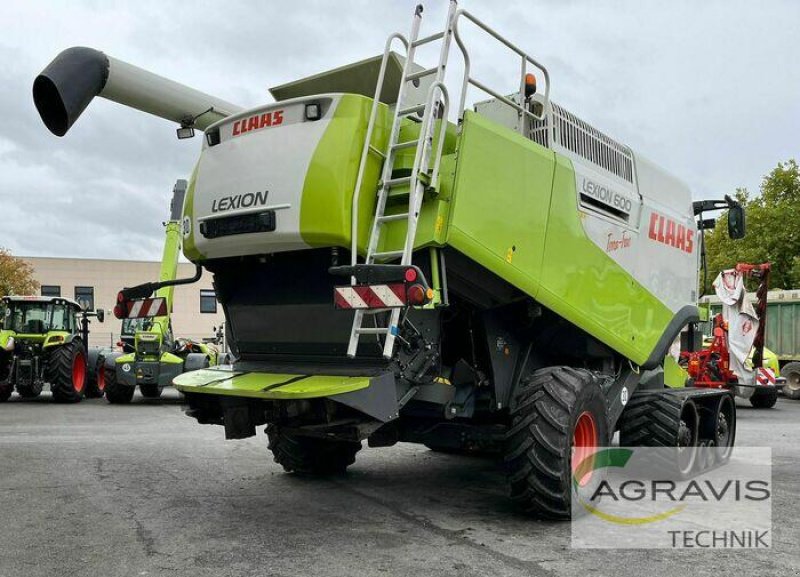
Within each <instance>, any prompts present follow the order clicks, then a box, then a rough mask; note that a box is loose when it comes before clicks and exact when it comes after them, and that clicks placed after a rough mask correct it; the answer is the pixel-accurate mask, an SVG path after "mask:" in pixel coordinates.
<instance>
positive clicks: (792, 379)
mask: <svg viewBox="0 0 800 577" xmlns="http://www.w3.org/2000/svg"><path fill="white" fill-rule="evenodd" d="M781 376H782V377H785V378H786V384H785V385H784V386H783V396H784V397H786V398H787V399H800V363H787V364H785V365H784V366H783V368H782V369H781Z"/></svg>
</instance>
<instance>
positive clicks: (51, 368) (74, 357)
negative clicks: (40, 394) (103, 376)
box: [47, 339, 86, 403]
mask: <svg viewBox="0 0 800 577" xmlns="http://www.w3.org/2000/svg"><path fill="white" fill-rule="evenodd" d="M47 381H48V382H49V383H50V391H51V392H52V393H53V400H54V401H55V402H57V403H77V402H80V400H81V397H82V396H83V390H84V388H85V387H86V354H85V353H84V351H83V343H82V342H81V341H80V340H78V339H75V340H73V341H70V342H68V343H67V344H65V345H61V346H60V347H58V348H57V349H56V350H54V351H53V352H52V353H50V359H49V362H48V363H47Z"/></svg>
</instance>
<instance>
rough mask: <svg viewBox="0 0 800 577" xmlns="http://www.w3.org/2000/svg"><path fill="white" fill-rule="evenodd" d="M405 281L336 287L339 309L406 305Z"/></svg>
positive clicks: (336, 302)
mask: <svg viewBox="0 0 800 577" xmlns="http://www.w3.org/2000/svg"><path fill="white" fill-rule="evenodd" d="M406 299H407V296H406V285H405V284H403V283H395V284H378V285H356V286H341V287H334V289H333V301H334V304H335V305H336V308H337V309H390V308H398V307H404V306H406V304H407V303H406Z"/></svg>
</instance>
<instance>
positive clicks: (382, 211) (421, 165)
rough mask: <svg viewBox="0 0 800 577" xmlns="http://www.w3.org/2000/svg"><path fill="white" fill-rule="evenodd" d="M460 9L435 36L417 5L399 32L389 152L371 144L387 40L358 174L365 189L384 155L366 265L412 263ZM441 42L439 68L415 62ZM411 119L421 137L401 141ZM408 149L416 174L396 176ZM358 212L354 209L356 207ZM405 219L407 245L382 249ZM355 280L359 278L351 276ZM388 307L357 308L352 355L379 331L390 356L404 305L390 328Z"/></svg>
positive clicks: (437, 151)
mask: <svg viewBox="0 0 800 577" xmlns="http://www.w3.org/2000/svg"><path fill="white" fill-rule="evenodd" d="M456 9H457V2H456V1H455V0H451V2H450V7H449V10H448V14H447V26H446V28H445V30H444V31H443V32H438V33H436V34H432V35H430V36H426V37H423V38H419V29H420V25H421V23H422V5H421V4H420V5H418V6H417V7H416V9H415V10H414V17H413V20H412V23H411V33H410V35H409V38H408V40H406V39H404V38H403V37H402V36H399V35H397V37H398V38H400V39H401V40H402V41H403V43H404V44H405V45H406V47H407V51H406V61H405V64H404V65H403V72H402V75H401V77H400V88H399V91H398V95H397V102H396V104H395V109H394V118H393V121H392V128H391V131H390V134H389V140H388V143H387V148H386V150H385V151H380V150H377V149H376V148H375V147H374V146H372V144H371V142H370V141H371V136H372V130H373V127H374V123H375V118H376V111H377V107H378V101H379V95H380V93H381V89H382V84H383V79H384V71H385V65H386V61H387V59H388V57H389V50H390V41H391V38H390V41H389V42H387V46H386V50H385V51H384V55H383V64H382V67H381V73H380V74H379V76H378V83H377V87H376V91H375V99H374V100H373V104H372V106H373V110H372V114H371V115H370V121H369V125H368V127H367V134H366V139H365V141H364V150H363V152H362V158H361V170H360V171H359V175H358V178H357V179H356V180H357V182H356V191H358V190H360V186H361V179H362V176H363V174H362V173H363V167H364V164H365V161H366V157H367V155H368V154H369V153H373V154H378V155H379V156H380V157H381V158H382V159H383V168H382V171H381V177H380V181H379V183H378V190H377V202H376V206H375V215H374V218H373V221H372V227H371V231H370V236H369V242H368V244H367V254H366V258H365V261H364V263H365V264H368V265H369V264H375V263H376V262H385V261H388V260H395V259H397V258H398V257H399V258H400V265H410V264H411V256H412V253H413V250H414V238H415V236H416V232H417V220H418V218H419V212H420V208H421V206H422V200H423V197H424V195H425V191H426V190H427V189H428V188H429V187H434V186H436V183H437V180H438V174H439V163H440V160H441V156H442V146H443V144H444V140H445V138H444V136H445V129H446V125H447V112H448V104H449V103H448V95H447V89H446V88H445V85H444V77H445V69H446V66H447V57H448V53H449V51H450V39H451V38H452V35H453V23H454V21H455V15H456ZM438 40H441V41H442V45H441V51H440V53H439V64H438V65H437V66H435V67H434V68H427V69H426V68H423V69H420V70H417V69H416V68H419V67H416V66H415V65H414V55H415V53H416V49H417V48H418V47H419V46H422V45H424V44H428V43H431V42H436V41H438ZM427 76H433V82H432V83H431V85H430V88H429V89H428V94H427V98H426V100H425V101H424V102H423V103H422V104H420V103H408V102H407V98H406V97H407V87H408V84H409V83H411V82H415V81H418V80H419V79H421V78H424V77H427ZM407 118H414V119H420V118H421V126H420V131H419V137H418V138H417V139H414V140H408V141H401V140H400V127H401V124H402V121H403V120H404V119H407ZM437 118H441V123H440V128H439V135H438V136H439V138H438V144H437V146H436V147H434V133H435V124H436V120H437ZM409 148H415V149H416V154H415V156H414V164H413V167H412V169H411V173H410V174H409V175H408V176H402V177H394V178H393V177H392V172H393V171H394V168H395V160H396V158H397V152H398V151H400V150H405V149H409ZM405 187H408V206H407V209H406V210H405V211H403V212H400V213H396V214H391V215H387V214H386V204H387V201H388V200H389V196H390V193H391V191H392V190H393V189H398V188H405ZM354 211H355V207H354ZM400 220H405V221H406V237H405V241H404V243H403V246H402V247H398V248H397V249H394V250H388V249H386V248H385V247H384V250H382V251H379V250H378V249H379V247H380V243H381V236H382V233H383V231H384V228H385V225H386V224H387V223H389V222H393V221H400ZM355 234H356V226H355V221H354V225H353V246H354V250H353V254H352V258H353V264H355V259H356V252H357V251H356V250H355V246H356V236H355ZM352 282H353V283H355V279H353V280H352ZM385 312H386V309H378V310H374V309H373V310H364V309H359V310H357V311H356V312H355V316H354V318H353V327H352V329H351V331H350V342H349V344H348V347H347V356H348V357H351V358H352V357H355V355H356V351H357V349H358V343H359V339H360V337H361V336H362V335H375V336H376V338H378V339H380V337H381V336H383V337H384V341H383V356H384V358H387V359H389V358H391V357H392V355H393V352H394V344H395V339H396V337H397V334H398V332H399V330H398V323H399V321H400V314H401V312H402V311H401V309H400V308H393V309H389V322H388V325H386V326H377V325H378V320H377V319H378V318H379V316H385V314H384V315H381V314H380V313H385ZM366 316H371V317H372V318H373V319H374V320H375V322H374V325H375V326H373V327H365V326H364V320H365V317H366Z"/></svg>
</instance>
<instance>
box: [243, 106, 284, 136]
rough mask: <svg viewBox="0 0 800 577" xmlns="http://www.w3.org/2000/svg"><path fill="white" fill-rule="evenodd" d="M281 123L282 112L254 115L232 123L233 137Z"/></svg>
mask: <svg viewBox="0 0 800 577" xmlns="http://www.w3.org/2000/svg"><path fill="white" fill-rule="evenodd" d="M282 123H283V110H275V111H273V112H265V113H264V114H256V115H254V116H251V117H249V118H244V119H242V120H237V121H236V122H234V123H233V135H234V136H239V135H240V134H244V133H245V132H250V131H251V130H259V129H261V128H266V127H267V126H278V125H279V124H282Z"/></svg>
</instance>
